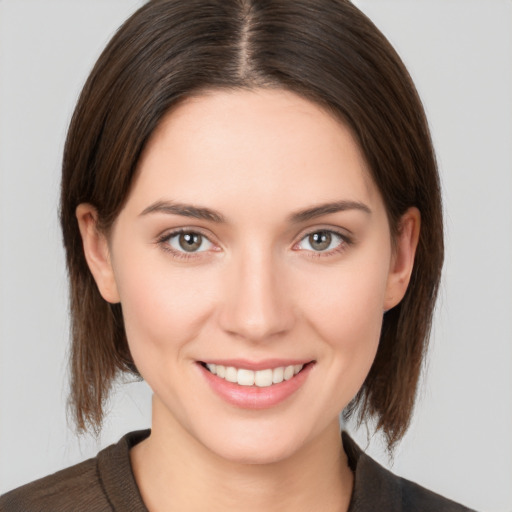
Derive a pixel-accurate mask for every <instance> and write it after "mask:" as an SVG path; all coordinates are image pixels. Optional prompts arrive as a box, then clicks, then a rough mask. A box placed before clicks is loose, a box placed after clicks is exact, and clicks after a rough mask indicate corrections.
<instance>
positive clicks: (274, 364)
mask: <svg viewBox="0 0 512 512" xmlns="http://www.w3.org/2000/svg"><path fill="white" fill-rule="evenodd" d="M312 362H313V361H312V360H311V359H263V360H261V361H249V360H248V359H205V360H203V361H201V363H205V364H216V365H222V366H233V367H235V368H244V369H246V370H254V371H257V370H266V369H274V368H279V367H281V366H293V365H296V364H301V365H306V364H308V363H312Z"/></svg>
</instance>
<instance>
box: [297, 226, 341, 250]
mask: <svg viewBox="0 0 512 512" xmlns="http://www.w3.org/2000/svg"><path fill="white" fill-rule="evenodd" d="M345 242H346V240H345V239H344V237H343V236H341V235H340V234H339V233H336V232H334V231H328V230H319V231H314V232H313V233H309V234H308V235H306V236H305V237H304V238H303V239H302V240H301V241H300V242H299V243H298V244H297V248H298V249H301V250H305V251H314V252H329V251H335V250H336V249H340V248H341V247H342V246H343V245H344V243H345Z"/></svg>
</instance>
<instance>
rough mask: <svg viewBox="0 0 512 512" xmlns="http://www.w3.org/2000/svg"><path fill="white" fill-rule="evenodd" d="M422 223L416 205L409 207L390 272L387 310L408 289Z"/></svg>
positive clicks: (402, 221) (385, 305)
mask: <svg viewBox="0 0 512 512" xmlns="http://www.w3.org/2000/svg"><path fill="white" fill-rule="evenodd" d="M420 225H421V214H420V212H419V210H418V209H417V208H415V207H411V208H409V209H408V210H407V211H406V212H405V213H404V214H403V215H402V217H401V219H400V223H399V226H398V234H397V236H396V239H395V245H394V251H393V255H392V258H391V266H390V269H389V274H388V282H387V288H386V298H385V302H384V310H385V311H388V310H390V309H391V308H394V307H395V306H396V305H397V304H398V303H399V302H400V301H401V300H402V299H403V297H404V295H405V292H406V291H407V287H408V286H409V281H410V279H411V274H412V269H413V267H414V256H415V254H416V247H417V246H418V240H419V237H420Z"/></svg>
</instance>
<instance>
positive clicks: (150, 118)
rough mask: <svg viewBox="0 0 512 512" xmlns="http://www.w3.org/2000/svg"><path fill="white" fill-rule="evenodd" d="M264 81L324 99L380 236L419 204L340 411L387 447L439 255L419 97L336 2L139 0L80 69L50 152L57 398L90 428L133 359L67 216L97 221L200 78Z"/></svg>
mask: <svg viewBox="0 0 512 512" xmlns="http://www.w3.org/2000/svg"><path fill="white" fill-rule="evenodd" d="M255 87H278V88H283V89H287V90H290V91H294V92H295V93H297V94H299V95H301V96H303V97H305V98H308V99H310V100H312V101H313V102H316V103H318V104H320V105H322V106H323V107H327V108H328V109H329V110H330V111H332V112H334V113H335V114H336V115H337V116H338V117H339V118H340V119H342V120H343V122H345V123H347V124H348V125H349V126H350V127H351V129H352V130H353V133H354V134H355V136H356V138H357V140H358V142H359V144H360V146H361V148H362V151H363V152H364V155H365V157H366V159H367V162H368V164H369V167H370V170H371V173H372V176H373V179H374V181H375V183H376V184H377V186H378V188H379V190H380V192H381V194H382V197H383V199H384V202H385V205H386V209H387V213H388V216H389V221H390V226H391V231H392V234H396V232H397V230H398V229H399V219H400V217H401V215H402V214H403V213H404V212H405V210H406V209H407V208H408V207H410V206H416V207H417V208H418V209H419V210H420V212H421V215H422V227H421V233H420V240H419V246H418V249H417V253H416V261H415V266H414V270H413V274H412V279H411V282H410V285H409V288H408V290H407V293H406V295H405V297H404V299H403V300H402V302H401V303H400V304H399V305H398V306H396V307H395V308H393V309H392V310H391V311H389V312H387V313H386V314H385V315H384V320H383V326H382V333H381V339H380V344H379V349H378V353H377V356H376V359H375V362H374V363H373V366H372V368H371V370H370V373H369V375H368V377H367V379H366V381H365V383H364V385H363V387H362V388H361V390H360V391H359V393H358V395H357V396H356V397H355V399H354V400H353V402H352V403H351V404H350V406H349V407H348V408H347V410H346V411H345V412H346V414H347V415H350V414H352V413H353V412H354V411H356V410H357V411H358V412H359V419H360V420H363V419H368V418H373V419H374V420H375V421H376V428H377V430H382V431H383V432H384V434H385V436H386V438H387V441H388V446H389V447H390V448H391V447H392V446H393V445H394V444H395V443H396V442H397V441H398V440H399V439H400V438H401V437H402V436H403V434H404V433H405V430H406V429H407V427H408V425H409V421H410V417H411V413H412V409H413V406H414V401H415V396H416V389H417V384H418V378H419V374H420V370H421V365H422V361H423V358H424V355H425V351H426V347H427V344H428V338H429V334H430V327H431V322H432V314H433V309H434V303H435V298H436V295H437V289H438V284H439V279H440V273H441V267H442V261H443V223H442V209H441V196H440V188H439V178H438V174H437V166H436V161H435V155H434V151H433V148H432V143H431V139H430V134H429V129H428V125H427V121H426V119H425V114H424V111H423V107H422V105H421V102H420V100H419V97H418V95H417V92H416V89H415V87H414V85H413V83H412V81H411V79H410V77H409V74H408V73H407V70H406V69H405V67H404V65H403V63H402V61H401V60H400V58H399V57H398V55H397V54H396V52H395V51H394V49H393V48H392V46H391V45H390V44H389V42H388V41H387V40H386V38H385V37H384V36H383V35H382V34H381V32H380V31H379V30H378V29H377V28H376V27H375V26H374V25H373V23H372V22H371V21H370V20H369V19H368V18H367V17H366V16H365V15H364V14H362V13H361V12H360V11H359V10H358V9H357V8H356V7H354V6H353V5H352V4H351V3H350V2H349V1H347V0H336V1H333V0H187V1H184V0H153V1H150V2H148V3H147V4H146V5H144V6H143V7H142V8H140V9H139V10H138V11H137V12H136V13H135V14H134V15H133V16H131V18H129V19H128V20H127V21H126V22H125V23H124V25H123V26H122V27H121V28H120V29H119V31H118V32H117V33H116V35H115V36H114V37H113V38H112V40H111V41H110V43H109V44H108V46H107V47H106V49H105V50H104V52H103V53H102V55H101V56H100V58H99V60H98V62H97V63H96V65H95V67H94V69H93V71H92V72H91V74H90V76H89V78H88V80H87V82H86V84H85V86H84V89H83V91H82V94H81V96H80V99H79V101H78V104H77V107H76V110H75V113H74V115H73V119H72V122H71V125H70V128H69V132H68V137H67V141H66V146H65V150H64V161H63V172H62V195H61V223H62V230H63V235H64V244H65V248H66V254H67V265H68V271H69V277H70V288H71V297H70V302H71V315H72V349H71V372H72V383H71V397H70V403H71V405H72V406H73V409H74V416H75V420H76V423H77V426H78V428H79V430H83V429H86V428H88V427H90V426H92V427H93V428H96V429H98V428H99V427H100V425H101V421H102V417H103V406H104V402H105V399H106V398H107V396H108V392H109V389H110V386H111V384H112V381H113V379H114V378H115V376H116V375H117V374H118V372H120V371H121V372H125V371H126V372H132V373H134V374H137V370H136V368H135V365H134V363H133V360H132V358H131V355H130V352H129V349H128V345H127V340H126V335H125V331H124V327H123V318H122V312H121V306H120V305H111V304H108V303H107V302H105V301H104V300H103V299H102V297H101V296H100V294H99V292H98V289H97V287H96V285H95V282H94V279H93V277H92V275H91V273H90V271H89V269H88V267H87V263H86V261H85V258H84V254H83V249H82V242H81V238H80V233H79V230H78V225H77V220H76V218H75V209H76V207H77V205H78V204H80V203H84V202H87V203H91V204H92V205H94V206H95V207H96V208H97V210H98V216H99V220H100V225H101V227H102V228H103V229H105V230H106V231H108V229H109V227H110V226H111V225H112V222H113V221H114V220H115V219H116V217H117V215H118V214H119V212H120V210H121V208H122V206H123V204H124V201H125V200H126V198H127V195H128V193H129V190H130V184H131V182H132V178H133V176H134V173H135V172H136V169H137V163H138V160H139V157H140V155H141V152H142V151H143V149H144V146H145V144H146V142H147V141H148V139H149V137H150V136H151V134H152V133H153V131H154V130H155V128H156V127H157V126H158V124H159V122H160V120H161V119H162V117H163V116H164V115H165V114H166V112H168V111H169V109H170V108H171V107H172V106H173V105H176V104H177V103H178V102H179V101H181V100H183V99H184V98H186V97H187V96H190V95H191V94H196V93H198V92H200V91H202V90H205V89H212V88H213V89H216V88H217V89H218V88H228V89H237V88H255Z"/></svg>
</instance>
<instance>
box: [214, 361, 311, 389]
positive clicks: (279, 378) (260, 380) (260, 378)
mask: <svg viewBox="0 0 512 512" xmlns="http://www.w3.org/2000/svg"><path fill="white" fill-rule="evenodd" d="M206 367H207V368H208V370H210V372H211V373H213V374H214V375H217V377H220V378H222V379H225V380H227V381H228V382H233V383H235V382H236V383H237V384H238V385H240V386H258V387H260V388H266V387H268V386H271V385H272V384H280V383H281V382H283V380H290V379H291V378H292V377H293V376H294V375H297V373H299V372H300V371H301V370H302V368H304V365H303V364H296V365H290V366H279V367H278V368H268V369H266V370H257V371H253V370H247V369H245V368H238V369H237V368H235V367H234V366H223V365H221V364H212V363H208V364H206Z"/></svg>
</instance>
